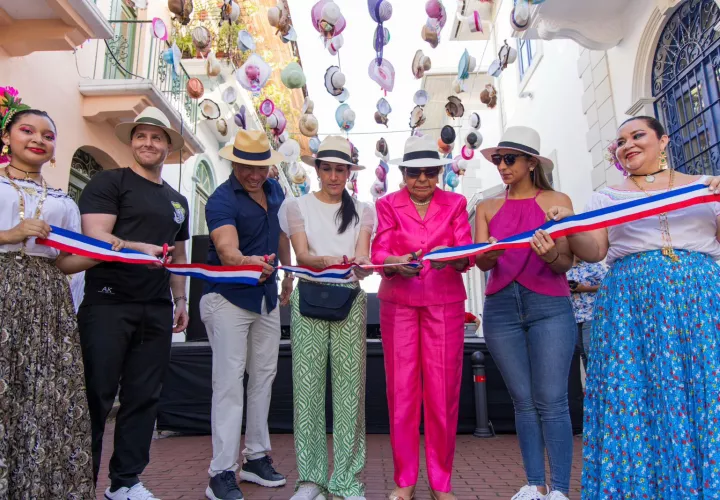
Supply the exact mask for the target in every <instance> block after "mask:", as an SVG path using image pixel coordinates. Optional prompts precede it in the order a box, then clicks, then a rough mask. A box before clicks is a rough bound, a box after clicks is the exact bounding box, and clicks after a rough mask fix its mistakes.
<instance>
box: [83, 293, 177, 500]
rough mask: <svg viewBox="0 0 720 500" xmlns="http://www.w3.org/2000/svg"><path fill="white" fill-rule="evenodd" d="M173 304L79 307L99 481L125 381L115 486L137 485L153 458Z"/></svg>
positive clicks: (114, 462) (113, 477)
mask: <svg viewBox="0 0 720 500" xmlns="http://www.w3.org/2000/svg"><path fill="white" fill-rule="evenodd" d="M172 323H173V307H172V305H171V304H134V303H124V304H122V303H121V304H113V305H86V306H82V307H81V308H80V310H79V312H78V326H79V329H80V343H81V345H82V352H83V362H84V364H85V385H86V390H87V398H88V406H89V409H90V419H91V421H92V453H93V472H94V478H95V482H96V483H97V478H98V474H99V472H100V457H101V455H102V442H103V435H104V433H105V421H106V420H107V417H108V414H109V413H110V410H111V409H112V406H113V403H114V402H115V396H116V395H117V391H118V385H119V386H120V409H119V411H118V414H117V418H116V423H115V449H114V451H113V455H112V458H111V459H110V481H111V489H112V490H113V491H115V490H117V489H118V488H120V487H123V486H125V487H128V488H129V487H132V486H134V485H135V484H137V483H138V482H139V479H138V476H139V475H140V474H142V472H143V470H144V469H145V467H146V466H147V464H148V463H149V462H150V444H151V443H152V435H153V431H154V430H155V419H156V417H157V407H158V401H159V399H160V391H161V389H162V383H163V380H164V378H165V371H166V370H167V366H168V363H169V361H170V344H171V343H172Z"/></svg>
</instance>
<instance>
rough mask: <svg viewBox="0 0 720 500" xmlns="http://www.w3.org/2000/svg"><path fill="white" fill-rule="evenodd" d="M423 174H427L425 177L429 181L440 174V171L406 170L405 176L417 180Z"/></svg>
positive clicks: (432, 169)
mask: <svg viewBox="0 0 720 500" xmlns="http://www.w3.org/2000/svg"><path fill="white" fill-rule="evenodd" d="M422 174H425V177H426V178H428V179H434V178H435V177H437V176H438V175H439V174H440V169H439V168H437V167H434V168H429V169H428V168H406V169H405V175H407V176H408V177H410V178H411V179H417V178H419V177H420V176H421V175H422Z"/></svg>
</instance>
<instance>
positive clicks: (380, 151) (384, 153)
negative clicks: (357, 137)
mask: <svg viewBox="0 0 720 500" xmlns="http://www.w3.org/2000/svg"><path fill="white" fill-rule="evenodd" d="M375 156H377V157H378V158H381V159H383V160H385V161H388V158H389V157H390V148H389V147H388V143H387V141H386V140H385V138H384V137H381V138H380V139H379V140H378V141H377V142H376V143H375Z"/></svg>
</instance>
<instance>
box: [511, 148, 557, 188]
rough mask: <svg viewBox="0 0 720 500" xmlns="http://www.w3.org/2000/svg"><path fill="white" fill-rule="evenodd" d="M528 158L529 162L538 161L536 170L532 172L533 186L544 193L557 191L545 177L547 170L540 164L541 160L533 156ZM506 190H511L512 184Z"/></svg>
mask: <svg viewBox="0 0 720 500" xmlns="http://www.w3.org/2000/svg"><path fill="white" fill-rule="evenodd" d="M526 156H527V158H528V160H531V159H535V161H537V165H535V168H534V169H533V170H530V180H531V181H532V184H533V186H535V187H536V188H540V189H542V190H543V191H555V189H554V188H553V187H552V184H550V181H548V179H547V177H546V176H545V170H544V169H543V166H542V165H541V164H540V160H538V159H537V158H535V157H534V156H531V155H526ZM505 190H506V191H509V190H510V184H508V185H507V186H505Z"/></svg>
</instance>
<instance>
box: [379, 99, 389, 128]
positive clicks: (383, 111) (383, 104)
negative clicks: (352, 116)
mask: <svg viewBox="0 0 720 500" xmlns="http://www.w3.org/2000/svg"><path fill="white" fill-rule="evenodd" d="M376 108H377V111H375V123H377V124H379V125H385V126H386V127H387V124H388V115H389V114H390V113H391V112H392V107H391V106H390V103H389V102H387V100H386V99H385V98H384V97H381V98H380V100H379V101H378V102H377V105H376Z"/></svg>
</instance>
